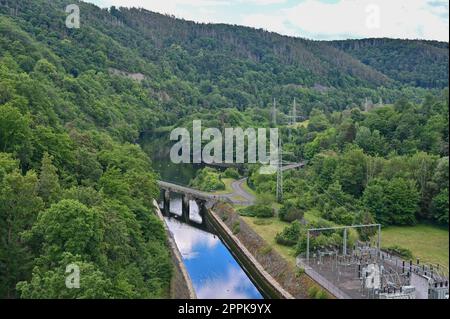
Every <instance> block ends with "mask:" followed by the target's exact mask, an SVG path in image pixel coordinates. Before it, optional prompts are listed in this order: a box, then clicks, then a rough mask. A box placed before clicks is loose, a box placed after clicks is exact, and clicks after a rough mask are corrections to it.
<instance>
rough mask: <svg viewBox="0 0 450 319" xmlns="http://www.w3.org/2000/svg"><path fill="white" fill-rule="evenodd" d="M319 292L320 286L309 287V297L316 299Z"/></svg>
mask: <svg viewBox="0 0 450 319" xmlns="http://www.w3.org/2000/svg"><path fill="white" fill-rule="evenodd" d="M318 292H319V288H317V287H316V286H312V287H310V288H309V289H308V296H309V298H311V299H315V298H316V296H317V293H318Z"/></svg>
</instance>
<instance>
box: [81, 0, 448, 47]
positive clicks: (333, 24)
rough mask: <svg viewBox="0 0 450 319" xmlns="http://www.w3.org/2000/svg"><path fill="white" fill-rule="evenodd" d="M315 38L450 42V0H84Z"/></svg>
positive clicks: (103, 4) (103, 5) (105, 5)
mask: <svg viewBox="0 0 450 319" xmlns="http://www.w3.org/2000/svg"><path fill="white" fill-rule="evenodd" d="M85 1H88V2H93V3H95V4H97V5H99V6H101V7H109V6H111V5H115V6H125V7H131V6H133V7H143V8H146V9H148V10H151V11H156V12H161V13H169V14H172V15H175V16H176V17H180V18H184V19H188V20H194V21H197V22H214V23H229V24H238V25H245V26H251V27H255V28H263V29H266V30H269V31H275V32H278V33H281V34H285V35H291V36H300V37H304V38H310V39H317V40H331V39H347V38H365V37H391V38H408V39H430V40H441V41H448V40H449V32H448V28H449V0H85Z"/></svg>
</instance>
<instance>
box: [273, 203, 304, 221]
mask: <svg viewBox="0 0 450 319" xmlns="http://www.w3.org/2000/svg"><path fill="white" fill-rule="evenodd" d="M304 215H305V212H304V211H303V208H302V207H301V205H300V203H299V201H297V200H292V199H291V200H287V201H286V202H285V203H284V204H283V206H282V207H281V209H280V211H279V213H278V217H279V218H280V219H281V220H282V221H285V222H288V223H292V222H293V221H295V220H302V219H303V216H304Z"/></svg>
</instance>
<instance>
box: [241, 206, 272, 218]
mask: <svg viewBox="0 0 450 319" xmlns="http://www.w3.org/2000/svg"><path fill="white" fill-rule="evenodd" d="M239 214H240V215H241V216H248V217H259V218H271V217H273V216H274V212H273V210H272V208H271V207H267V206H261V205H254V206H249V207H245V208H243V209H241V210H240V211H239Z"/></svg>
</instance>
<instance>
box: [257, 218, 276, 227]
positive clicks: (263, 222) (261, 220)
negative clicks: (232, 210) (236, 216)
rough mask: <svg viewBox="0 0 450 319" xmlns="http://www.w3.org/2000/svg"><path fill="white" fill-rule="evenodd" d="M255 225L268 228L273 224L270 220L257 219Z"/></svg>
mask: <svg viewBox="0 0 450 319" xmlns="http://www.w3.org/2000/svg"><path fill="white" fill-rule="evenodd" d="M253 224H255V225H261V226H267V225H271V224H273V222H272V221H271V220H269V219H256V220H254V221H253Z"/></svg>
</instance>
